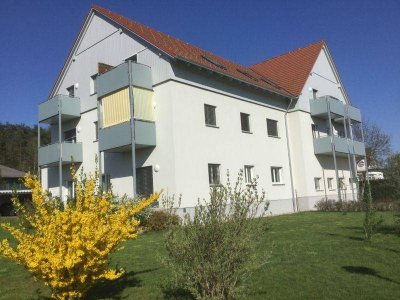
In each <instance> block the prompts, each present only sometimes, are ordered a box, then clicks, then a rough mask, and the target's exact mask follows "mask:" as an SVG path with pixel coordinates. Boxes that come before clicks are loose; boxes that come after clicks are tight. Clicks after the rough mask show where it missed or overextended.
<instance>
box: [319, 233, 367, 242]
mask: <svg viewBox="0 0 400 300" xmlns="http://www.w3.org/2000/svg"><path fill="white" fill-rule="evenodd" d="M327 235H330V236H338V237H343V238H347V239H349V240H353V241H364V238H362V237H358V236H349V235H344V234H337V233H327Z"/></svg>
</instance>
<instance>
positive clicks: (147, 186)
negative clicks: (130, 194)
mask: <svg viewBox="0 0 400 300" xmlns="http://www.w3.org/2000/svg"><path fill="white" fill-rule="evenodd" d="M136 193H137V194H138V195H139V196H140V197H149V196H150V195H151V194H153V193H154V190H153V167H152V166H147V167H140V168H136Z"/></svg>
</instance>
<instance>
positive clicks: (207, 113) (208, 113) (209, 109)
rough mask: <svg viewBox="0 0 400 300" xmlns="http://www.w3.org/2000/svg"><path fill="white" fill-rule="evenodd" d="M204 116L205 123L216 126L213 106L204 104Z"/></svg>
mask: <svg viewBox="0 0 400 300" xmlns="http://www.w3.org/2000/svg"><path fill="white" fill-rule="evenodd" d="M204 117H205V121H206V125H208V126H217V118H216V116H215V106H212V105H208V104H204Z"/></svg>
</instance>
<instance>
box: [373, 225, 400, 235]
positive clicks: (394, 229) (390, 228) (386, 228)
mask: <svg viewBox="0 0 400 300" xmlns="http://www.w3.org/2000/svg"><path fill="white" fill-rule="evenodd" d="M376 232H377V233H382V234H393V235H397V236H400V228H399V226H396V225H381V226H379V227H378V228H377V230H376Z"/></svg>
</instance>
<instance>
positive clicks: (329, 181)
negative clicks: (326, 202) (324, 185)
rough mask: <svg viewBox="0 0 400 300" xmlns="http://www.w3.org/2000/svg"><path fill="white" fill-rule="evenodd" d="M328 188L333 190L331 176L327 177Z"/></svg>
mask: <svg viewBox="0 0 400 300" xmlns="http://www.w3.org/2000/svg"><path fill="white" fill-rule="evenodd" d="M328 189H329V190H334V188H333V178H332V177H328Z"/></svg>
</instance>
